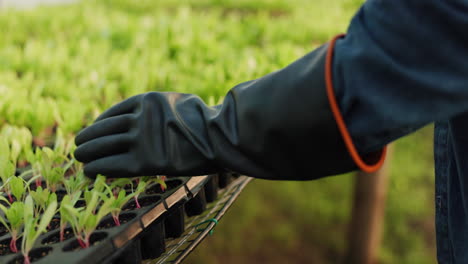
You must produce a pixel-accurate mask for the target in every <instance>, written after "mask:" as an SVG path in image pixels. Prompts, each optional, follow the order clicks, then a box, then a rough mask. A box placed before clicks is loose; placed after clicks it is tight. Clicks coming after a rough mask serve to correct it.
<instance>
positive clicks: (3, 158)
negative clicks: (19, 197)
mask: <svg viewBox="0 0 468 264" xmlns="http://www.w3.org/2000/svg"><path fill="white" fill-rule="evenodd" d="M15 170H16V168H15V163H14V162H13V161H12V160H11V159H10V146H9V144H8V141H7V140H6V138H0V178H1V180H2V184H3V186H2V191H3V192H6V194H7V195H8V199H9V201H10V203H12V202H13V197H12V196H11V190H10V185H9V184H8V180H9V179H10V177H12V176H14V175H15Z"/></svg>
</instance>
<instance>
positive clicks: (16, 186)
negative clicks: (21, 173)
mask: <svg viewBox="0 0 468 264" xmlns="http://www.w3.org/2000/svg"><path fill="white" fill-rule="evenodd" d="M8 184H9V185H10V190H11V193H12V194H13V196H15V197H16V200H17V201H22V200H23V196H24V194H25V192H26V186H25V184H26V182H25V181H24V179H23V178H21V177H16V176H13V177H11V178H10V179H9V181H8Z"/></svg>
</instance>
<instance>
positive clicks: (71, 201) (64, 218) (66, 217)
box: [59, 194, 79, 241]
mask: <svg viewBox="0 0 468 264" xmlns="http://www.w3.org/2000/svg"><path fill="white" fill-rule="evenodd" d="M78 199H79V196H78V197H73V198H72V196H70V195H68V194H66V195H65V196H64V197H63V199H62V202H60V208H59V213H60V241H63V240H64V238H65V227H66V226H67V223H69V222H71V221H72V216H71V215H70V211H69V210H67V209H66V207H67V206H69V207H75V204H76V202H77V201H78Z"/></svg>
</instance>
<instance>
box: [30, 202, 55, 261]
mask: <svg viewBox="0 0 468 264" xmlns="http://www.w3.org/2000/svg"><path fill="white" fill-rule="evenodd" d="M34 207H35V206H34V202H33V199H32V198H31V196H28V197H26V201H25V203H24V207H23V208H24V214H23V215H24V232H23V234H24V235H23V240H22V241H21V252H22V253H23V256H24V264H30V263H31V260H30V259H29V252H30V251H31V249H32V248H33V246H34V243H35V242H36V240H37V238H38V237H39V236H40V235H41V234H42V233H45V232H47V226H48V225H49V223H50V221H51V220H52V218H53V217H54V214H55V211H56V210H57V201H56V200H55V201H52V202H51V203H50V204H49V205H48V206H47V208H46V210H44V213H43V214H42V215H40V216H39V215H37V214H35V213H34Z"/></svg>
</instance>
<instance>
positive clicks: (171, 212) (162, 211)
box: [0, 175, 215, 264]
mask: <svg viewBox="0 0 468 264" xmlns="http://www.w3.org/2000/svg"><path fill="white" fill-rule="evenodd" d="M212 177H215V176H214V175H210V176H198V177H191V178H189V177H176V178H170V179H168V180H167V185H168V189H167V190H166V191H165V192H161V190H160V188H159V186H157V185H153V186H150V187H149V188H147V190H146V192H145V194H142V195H140V198H139V202H140V204H141V206H142V207H141V208H140V209H135V208H134V206H132V202H133V200H131V201H130V202H129V203H127V205H126V206H125V207H124V210H123V211H122V213H121V215H120V220H121V221H122V224H121V225H120V226H115V225H114V224H113V221H112V218H111V217H110V216H109V217H107V218H105V219H103V221H101V223H100V227H99V228H98V230H97V231H96V232H95V233H94V234H93V235H92V236H91V242H92V246H91V247H89V248H87V249H82V248H81V247H80V246H79V245H78V243H77V241H76V239H75V237H74V235H70V236H69V239H67V240H65V241H63V242H55V241H57V240H58V238H57V237H58V233H59V230H58V228H57V229H55V230H51V231H49V232H47V233H46V234H43V235H42V236H41V237H40V238H39V239H38V240H37V241H36V244H35V247H34V249H33V250H32V251H31V253H30V256H31V260H32V262H33V263H38V264H45V263H70V264H74V263H77V264H78V263H86V264H94V263H96V264H98V263H99V264H101V263H116V264H117V263H118V264H120V263H122V264H131V263H135V264H136V263H141V261H142V259H144V258H146V259H149V258H151V259H152V258H156V257H158V256H159V255H160V254H162V253H163V252H164V251H165V240H164V239H165V237H170V236H174V237H177V236H180V235H181V234H182V232H184V204H185V203H187V202H188V201H190V200H193V198H194V197H197V194H199V193H200V191H201V190H204V189H203V188H204V185H205V184H206V183H207V182H208V181H210V180H211V178H212ZM203 195H205V194H203ZM192 203H193V204H194V206H198V207H200V206H202V207H203V205H200V204H197V202H192ZM165 223H167V225H165ZM9 238H10V236H9V234H4V235H2V236H0V244H2V242H3V244H6V245H7V246H8V243H9ZM0 263H2V264H3V263H5V264H10V263H23V257H22V255H21V253H16V254H7V255H3V256H0Z"/></svg>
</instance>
